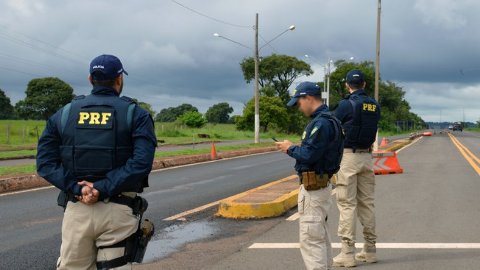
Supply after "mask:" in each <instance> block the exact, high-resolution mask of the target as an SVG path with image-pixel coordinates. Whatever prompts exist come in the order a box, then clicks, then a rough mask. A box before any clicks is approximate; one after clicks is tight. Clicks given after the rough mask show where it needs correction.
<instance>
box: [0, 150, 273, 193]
mask: <svg viewBox="0 0 480 270" xmlns="http://www.w3.org/2000/svg"><path fill="white" fill-rule="evenodd" d="M274 151H278V148H277V147H276V146H267V147H259V148H251V149H244V150H234V151H225V152H217V159H224V158H232V157H238V156H246V155H252V154H259V153H267V152H274ZM210 160H211V158H210V154H198V155H189V156H176V157H167V158H157V159H155V160H154V161H153V166H152V170H159V169H165V168H170V167H175V166H182V165H187V164H193V163H199V162H206V161H210ZM50 185H51V184H50V183H49V182H47V181H46V180H45V179H43V178H42V177H40V176H39V175H38V174H36V173H35V174H28V175H16V176H6V177H0V193H4V192H10V191H18V190H22V189H28V188H36V187H44V186H50Z"/></svg>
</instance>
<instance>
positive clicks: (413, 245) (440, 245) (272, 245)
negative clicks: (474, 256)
mask: <svg viewBox="0 0 480 270" xmlns="http://www.w3.org/2000/svg"><path fill="white" fill-rule="evenodd" d="M355 247H356V248H363V243H357V244H355ZM376 247H377V248H385V249H480V243H377V244H376ZM248 248H251V249H286V248H300V244H299V243H254V244H252V245H251V246H250V247H248ZM332 248H342V243H332Z"/></svg>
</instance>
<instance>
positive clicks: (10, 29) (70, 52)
mask: <svg viewBox="0 0 480 270" xmlns="http://www.w3.org/2000/svg"><path fill="white" fill-rule="evenodd" d="M0 27H2V28H4V29H7V30H9V31H12V32H14V33H17V34H19V35H21V36H24V37H27V38H30V39H33V40H35V41H37V42H40V43H42V44H45V45H47V46H50V47H53V48H55V49H58V50H61V51H64V52H66V53H69V54H72V55H75V56H77V57H80V58H83V59H85V60H87V61H88V60H89V59H88V58H86V57H85V56H83V55H80V54H77V53H75V52H72V51H69V50H65V49H62V48H60V47H58V46H55V45H52V44H49V43H47V42H45V41H42V40H40V39H37V38H34V37H32V36H29V35H26V34H23V33H21V32H19V31H16V30H14V29H12V28H9V27H7V26H4V25H0Z"/></svg>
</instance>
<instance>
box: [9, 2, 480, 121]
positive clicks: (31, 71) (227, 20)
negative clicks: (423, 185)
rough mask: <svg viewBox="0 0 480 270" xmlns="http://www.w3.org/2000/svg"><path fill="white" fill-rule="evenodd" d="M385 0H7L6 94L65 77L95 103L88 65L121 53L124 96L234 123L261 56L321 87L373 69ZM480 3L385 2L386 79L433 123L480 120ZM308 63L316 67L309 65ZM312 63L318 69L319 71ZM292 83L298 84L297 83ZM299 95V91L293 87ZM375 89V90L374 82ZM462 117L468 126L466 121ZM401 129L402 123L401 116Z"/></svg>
mask: <svg viewBox="0 0 480 270" xmlns="http://www.w3.org/2000/svg"><path fill="white" fill-rule="evenodd" d="M377 3H378V0H297V1H291V0H289V1H286V0H261V1H260V0H201V1H200V0H175V1H173V0H142V1H126V0H115V1H114V0H101V1H99V0H96V1H95V0H69V1H65V0H35V1H31V0H3V1H1V2H0V48H1V49H0V89H2V90H3V91H4V92H5V93H6V95H7V96H8V97H9V98H10V99H11V102H12V105H15V103H16V102H17V101H19V100H21V99H24V98H25V90H26V87H27V84H28V82H29V81H30V80H31V79H33V78H39V77H58V78H60V79H62V80H64V81H65V82H67V83H69V84H70V85H71V86H72V87H73V88H74V93H75V94H76V95H79V94H88V93H89V92H90V90H91V88H90V85H89V84H88V81H87V76H88V68H89V63H90V61H91V59H93V58H94V57H96V56H98V55H100V54H114V55H116V56H118V57H119V58H120V59H121V60H122V62H123V65H124V68H125V69H126V70H127V71H128V72H129V74H130V75H129V76H125V87H124V94H125V95H127V96H130V97H133V98H137V99H138V100H140V101H144V102H147V103H149V104H151V105H152V106H153V109H154V110H156V111H157V112H159V111H160V110H161V109H162V108H167V107H175V106H178V105H180V104H182V103H190V104H192V105H194V106H196V107H197V108H198V109H199V110H200V111H201V112H206V110H207V109H208V108H209V107H211V106H212V105H214V104H216V103H219V102H228V103H229V104H230V105H231V106H232V107H233V108H234V110H235V111H234V114H241V113H242V110H243V103H244V102H246V101H248V100H249V99H251V98H252V97H253V94H254V85H253V83H250V84H247V83H246V82H245V81H244V79H243V74H242V72H241V69H240V66H239V63H240V62H241V61H242V59H243V58H244V57H247V56H253V52H252V50H250V49H247V48H245V47H242V46H240V45H238V44H235V43H233V42H230V41H227V40H225V39H221V38H218V37H214V35H213V34H214V33H219V34H220V35H222V36H224V37H226V38H229V39H231V40H234V41H236V42H238V43H241V44H243V45H246V46H248V47H250V48H253V47H254V34H255V32H254V30H253V26H254V25H255V14H256V13H258V14H259V33H260V36H261V37H260V42H259V43H260V46H262V45H263V44H265V41H269V40H271V39H273V38H275V37H276V36H277V35H278V34H280V33H282V32H284V31H285V30H287V29H288V28H289V27H290V26H291V25H295V27H296V29H295V30H294V31H288V32H286V33H284V34H283V35H281V36H280V37H278V38H277V39H275V40H274V41H273V42H272V43H270V45H271V46H265V47H263V48H262V49H261V50H260V55H261V56H268V55H270V54H272V53H277V54H286V55H291V56H295V57H297V58H299V59H302V60H304V61H306V62H307V63H309V64H311V65H312V68H313V69H314V71H315V74H314V75H312V76H310V77H301V78H299V80H298V82H300V81H305V80H310V81H322V80H323V76H324V73H323V72H324V69H323V67H322V66H320V65H319V64H317V63H316V62H319V63H327V60H328V57H329V56H330V57H331V59H332V60H338V59H349V58H350V57H353V58H354V60H353V61H356V62H358V61H365V60H367V61H375V42H376V25H377ZM478 14H480V1H477V0H456V1H451V0H448V1H447V0H401V1H400V0H383V1H382V16H381V48H380V74H381V77H382V79H383V80H390V81H393V82H395V83H397V84H398V85H400V86H402V87H403V89H404V90H405V91H406V100H407V101H408V102H409V103H410V105H411V107H412V111H413V112H415V113H417V114H418V115H419V116H420V117H422V118H423V119H424V120H425V121H440V120H442V121H452V122H453V121H461V120H463V119H465V120H466V121H471V122H476V121H477V120H479V119H480V106H479V99H480V98H479V97H480V16H479V15H478ZM305 54H308V55H309V56H310V57H311V59H313V60H314V61H312V60H309V59H307V58H305ZM315 61H316V62H315ZM298 82H296V83H298ZM296 83H295V84H294V85H293V86H292V89H291V91H293V88H294V86H295V85H296ZM367 83H372V84H373V83H374V82H367ZM464 117H465V118H464ZM399 120H401V119H399Z"/></svg>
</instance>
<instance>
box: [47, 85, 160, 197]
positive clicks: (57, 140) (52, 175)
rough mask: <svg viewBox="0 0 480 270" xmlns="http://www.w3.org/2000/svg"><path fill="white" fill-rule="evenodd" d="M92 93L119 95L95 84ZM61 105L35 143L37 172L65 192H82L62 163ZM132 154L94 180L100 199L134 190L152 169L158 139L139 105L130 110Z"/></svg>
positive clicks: (146, 114)
mask: <svg viewBox="0 0 480 270" xmlns="http://www.w3.org/2000/svg"><path fill="white" fill-rule="evenodd" d="M92 94H93V95H96V94H102V95H117V96H118V95H119V94H118V92H117V91H116V90H115V89H113V88H110V87H95V88H94V89H93V90H92ZM62 111H63V108H62V109H60V110H59V111H57V112H56V113H55V114H54V115H52V116H51V117H50V118H49V119H48V121H47V125H46V128H45V130H44V131H43V134H42V136H41V138H40V140H39V142H38V148H37V172H38V174H39V175H40V176H41V177H43V178H45V179H46V180H47V181H48V182H50V183H51V184H53V185H54V186H55V187H57V188H59V189H60V190H63V191H65V192H67V193H70V194H74V195H81V189H82V186H80V185H78V184H77V183H78V182H79V181H81V180H82V179H77V177H76V176H75V174H74V173H73V172H72V171H70V170H69V169H67V168H65V167H64V166H62V163H61V157H60V146H61V145H62V139H61V137H60V134H59V132H58V130H59V129H58V127H57V123H58V122H59V121H58V119H57V118H58V117H61V115H62ZM132 127H133V128H132V139H133V148H134V150H133V156H132V157H131V158H129V159H128V160H127V162H126V164H125V165H124V166H121V167H117V168H114V169H113V170H111V171H110V172H108V173H107V174H106V177H105V178H104V179H102V180H99V181H96V182H95V183H94V188H95V189H97V190H98V191H99V193H100V197H101V198H107V197H110V196H112V195H115V194H118V193H120V192H123V191H131V190H132V189H133V190H135V187H137V186H138V183H139V181H142V179H143V178H145V177H146V176H148V174H149V173H150V171H151V169H152V164H153V159H154V155H155V148H156V146H157V139H156V135H155V128H154V124H153V119H152V117H151V116H150V114H149V113H148V112H147V111H145V110H144V109H143V108H141V107H140V106H136V107H135V110H134V113H133V125H132Z"/></svg>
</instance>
